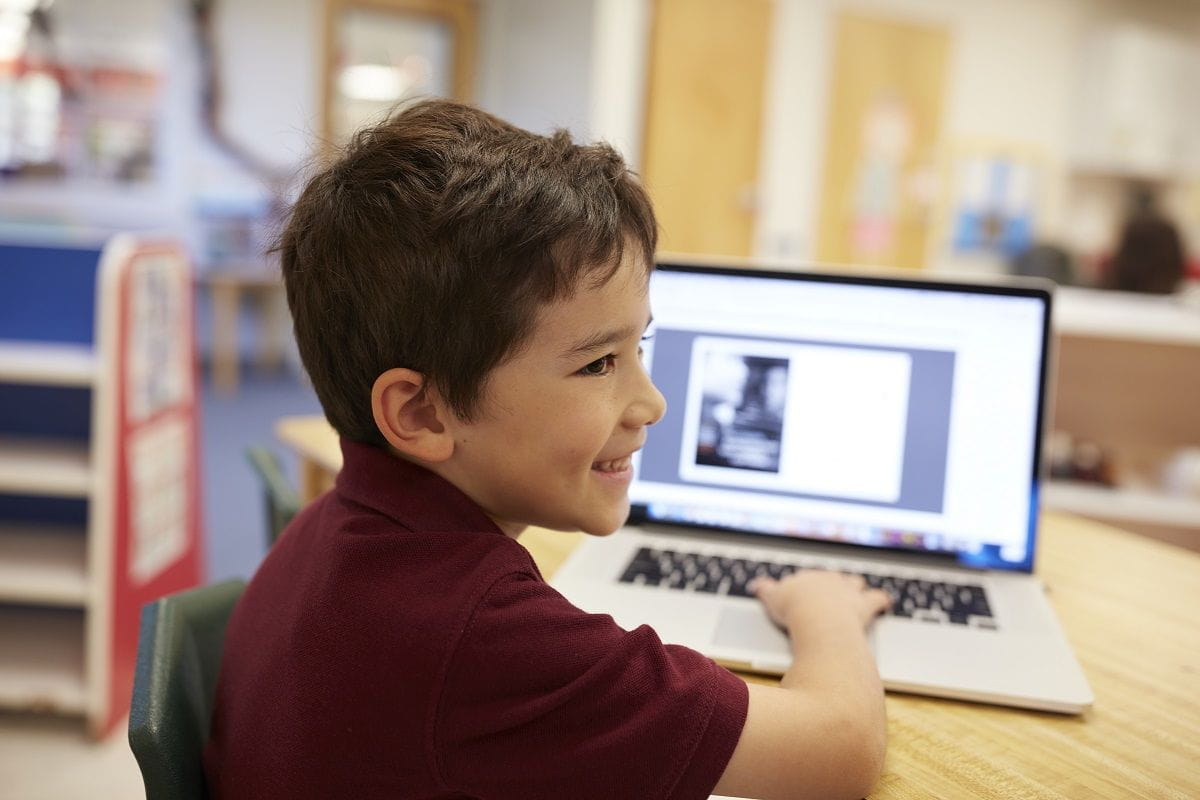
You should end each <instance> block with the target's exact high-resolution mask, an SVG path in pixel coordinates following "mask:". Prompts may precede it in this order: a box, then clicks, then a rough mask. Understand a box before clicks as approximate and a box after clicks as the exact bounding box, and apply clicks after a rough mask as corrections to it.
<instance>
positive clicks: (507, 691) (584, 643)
mask: <svg viewBox="0 0 1200 800" xmlns="http://www.w3.org/2000/svg"><path fill="white" fill-rule="evenodd" d="M747 704H748V691H747V689H746V685H745V683H743V682H742V680H741V679H740V678H738V677H737V676H735V675H733V674H732V673H730V672H729V671H727V670H725V669H724V668H722V667H719V666H718V665H717V664H715V663H713V661H711V660H710V659H708V658H706V657H704V656H702V655H700V654H699V653H697V652H695V651H694V650H690V649H688V648H686V647H680V646H677V645H664V644H663V643H662V642H661V641H660V640H659V638H658V635H657V634H656V633H655V632H654V631H653V630H652V629H651V628H649V627H648V626H645V625H643V626H641V627H639V628H637V629H635V630H633V631H625V630H624V629H622V628H620V627H619V626H618V625H617V624H616V623H615V622H614V621H613V619H612V617H610V616H608V615H606V614H587V613H585V612H583V611H581V610H579V609H578V608H576V607H575V606H573V605H571V604H570V603H569V602H568V601H567V600H566V599H565V598H564V597H563V596H562V595H560V594H559V593H558V592H556V591H555V590H554V589H553V588H551V587H550V586H549V585H547V584H546V583H545V582H543V581H541V580H538V579H537V578H535V577H534V576H532V575H525V574H514V575H508V576H506V577H504V578H501V579H500V580H499V581H497V583H496V584H494V585H493V586H492V587H491V589H490V590H489V591H488V592H487V593H486V594H485V595H484V597H483V599H482V600H481V602H480V604H479V605H478V606H477V608H476V609H475V612H474V614H473V615H472V617H471V618H470V620H469V621H468V622H467V625H466V627H465V629H464V631H463V634H462V637H461V639H460V641H459V644H458V646H457V648H456V650H455V653H454V655H453V656H452V658H451V659H450V662H449V664H448V667H447V672H446V678H445V684H444V686H443V689H442V694H441V699H440V702H439V704H438V712H437V720H436V723H435V726H434V731H435V733H434V739H435V741H434V750H435V752H436V753H437V754H438V755H437V762H438V766H439V768H440V771H441V777H442V779H443V780H444V781H445V784H446V787H447V789H450V790H457V791H464V792H469V793H470V794H473V795H475V796H478V797H483V798H489V800H503V799H504V798H523V799H524V798H528V799H529V800H536V799H537V798H555V799H556V800H557V799H558V798H563V797H571V798H578V799H579V800H588V799H589V798H604V799H605V800H609V799H610V798H614V797H638V798H663V799H664V800H668V799H669V800H676V799H677V798H678V800H685V799H686V798H697V799H699V798H707V797H708V796H709V794H710V793H711V792H712V789H713V787H714V786H715V785H716V783H717V781H718V780H719V779H720V777H721V775H722V773H723V772H724V771H725V766H726V765H727V764H728V762H729V758H730V756H731V755H732V754H733V749H734V747H735V746H736V745H737V742H738V738H739V737H740V736H741V732H742V726H743V725H744V724H745V721H746V709H747Z"/></svg>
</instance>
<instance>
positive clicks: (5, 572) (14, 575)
mask: <svg viewBox="0 0 1200 800" xmlns="http://www.w3.org/2000/svg"><path fill="white" fill-rule="evenodd" d="M87 592H88V580H87V531H86V529H85V528H83V527H82V526H81V527H76V528H72V527H62V526H49V525H24V526H21V527H15V526H10V525H4V524H3V523H0V602H7V603H41V604H44V605H56V606H68V607H75V608H83V607H84V606H85V605H86V604H87V599H88V596H87Z"/></svg>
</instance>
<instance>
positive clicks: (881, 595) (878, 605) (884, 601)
mask: <svg viewBox="0 0 1200 800" xmlns="http://www.w3.org/2000/svg"><path fill="white" fill-rule="evenodd" d="M866 594H867V598H868V599H869V600H870V601H871V606H872V607H873V608H874V610H875V613H877V614H880V613H883V612H884V611H887V610H888V608H889V607H890V606H891V605H892V596H891V595H890V594H888V593H887V592H885V591H884V590H883V589H871V590H870V591H868V592H867V593H866Z"/></svg>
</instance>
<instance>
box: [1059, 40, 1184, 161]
mask: <svg viewBox="0 0 1200 800" xmlns="http://www.w3.org/2000/svg"><path fill="white" fill-rule="evenodd" d="M1080 75H1081V76H1082V78H1081V81H1082V82H1081V85H1080V91H1079V92H1078V97H1079V107H1078V109H1077V111H1076V119H1075V133H1074V144H1073V148H1072V149H1073V159H1074V162H1075V166H1076V167H1077V168H1079V169H1082V170H1086V171H1091V172H1099V173H1104V174H1118V175H1129V176H1131V177H1142V178H1152V179H1171V178H1174V177H1177V176H1178V175H1179V174H1180V173H1181V172H1183V173H1188V174H1193V175H1194V174H1197V172H1198V171H1200V150H1198V148H1197V147H1196V136H1197V135H1200V116H1198V114H1197V110H1196V105H1195V102H1194V92H1195V85H1196V80H1197V79H1198V78H1200V58H1198V57H1197V55H1196V53H1195V49H1194V47H1193V46H1192V45H1191V43H1190V42H1189V40H1188V39H1186V38H1183V37H1180V36H1175V35H1172V34H1170V33H1166V32H1160V31H1158V30H1155V29H1151V28H1145V27H1140V26H1137V25H1133V24H1120V25H1113V26H1111V27H1109V28H1107V29H1103V30H1100V31H1098V32H1096V33H1095V34H1093V35H1092V37H1091V40H1090V41H1089V42H1088V43H1087V46H1086V47H1085V50H1084V57H1083V64H1082V68H1081V70H1080Z"/></svg>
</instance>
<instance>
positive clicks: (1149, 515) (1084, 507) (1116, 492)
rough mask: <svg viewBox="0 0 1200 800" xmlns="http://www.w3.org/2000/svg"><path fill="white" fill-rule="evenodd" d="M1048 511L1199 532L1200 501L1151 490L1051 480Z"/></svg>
mask: <svg viewBox="0 0 1200 800" xmlns="http://www.w3.org/2000/svg"><path fill="white" fill-rule="evenodd" d="M1042 501H1043V504H1044V505H1045V507H1046V508H1049V509H1054V510H1056V511H1070V512H1072V513H1075V514H1083V515H1085V516H1092V517H1103V518H1105V519H1112V520H1121V521H1126V522H1142V523H1146V524H1150V525H1166V526H1171V527H1179V528H1195V529H1196V530H1197V531H1198V532H1200V499H1194V498H1187V497H1172V496H1170V495H1166V494H1162V493H1159V492H1153V491H1150V490H1148V489H1133V488H1115V489H1110V488H1107V487H1104V486H1094V485H1091V484H1087V483H1072V482H1068V481H1048V482H1046V483H1045V484H1044V485H1043V492H1042Z"/></svg>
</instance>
